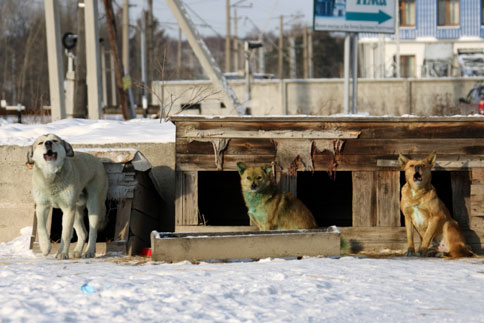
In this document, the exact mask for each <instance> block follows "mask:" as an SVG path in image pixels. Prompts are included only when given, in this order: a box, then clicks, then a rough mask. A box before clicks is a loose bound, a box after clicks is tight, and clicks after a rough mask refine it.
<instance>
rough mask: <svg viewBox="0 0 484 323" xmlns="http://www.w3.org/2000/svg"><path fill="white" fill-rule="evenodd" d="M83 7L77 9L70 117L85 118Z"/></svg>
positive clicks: (84, 30)
mask: <svg viewBox="0 0 484 323" xmlns="http://www.w3.org/2000/svg"><path fill="white" fill-rule="evenodd" d="M84 10H85V7H81V6H78V8H77V43H76V68H75V76H74V78H75V82H74V109H73V111H72V115H71V117H73V118H85V117H86V116H87V85H86V29H85V26H84V19H85V18H84Z"/></svg>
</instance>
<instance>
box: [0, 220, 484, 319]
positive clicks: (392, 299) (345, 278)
mask: <svg viewBox="0 0 484 323" xmlns="http://www.w3.org/2000/svg"><path fill="white" fill-rule="evenodd" d="M30 231H31V228H25V229H23V230H22V235H21V236H20V237H19V238H17V239H15V240H13V241H11V242H8V243H0V304H1V306H0V321H1V322H77V321H81V322H87V321H90V322H101V321H104V322H440V321H443V322H483V321H484V311H483V303H484V292H483V291H484V260H483V259H482V258H475V259H462V260H446V259H419V258H403V257H395V258H386V259H372V258H364V257H352V256H344V257H341V258H306V259H302V260H296V259H262V260H260V261H253V262H242V261H241V262H231V263H203V262H202V263H201V264H198V265H193V264H190V263H188V262H181V263H175V264H167V263H160V262H151V261H147V260H145V259H143V258H127V257H98V258H95V259H89V260H65V261H59V260H56V259H54V258H53V256H49V257H48V258H43V257H40V256H35V255H33V254H32V252H31V251H30V250H28V241H29V238H30Z"/></svg>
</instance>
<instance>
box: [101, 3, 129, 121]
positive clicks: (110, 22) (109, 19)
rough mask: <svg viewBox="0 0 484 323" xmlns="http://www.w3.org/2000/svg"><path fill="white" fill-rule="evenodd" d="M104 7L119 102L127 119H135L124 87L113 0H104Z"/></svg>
mask: <svg viewBox="0 0 484 323" xmlns="http://www.w3.org/2000/svg"><path fill="white" fill-rule="evenodd" d="M103 1H104V9H105V11H106V23H107V26H108V31H109V45H110V47H111V55H112V57H113V59H114V65H115V69H114V70H115V72H116V85H117V88H118V94H119V103H120V104H121V111H122V113H123V117H124V119H125V120H129V119H133V118H134V117H135V116H134V113H133V111H132V110H131V109H128V106H127V102H126V96H125V93H124V89H123V67H122V65H121V60H120V59H119V51H118V45H117V43H116V29H115V22H114V14H113V6H112V2H111V0H103Z"/></svg>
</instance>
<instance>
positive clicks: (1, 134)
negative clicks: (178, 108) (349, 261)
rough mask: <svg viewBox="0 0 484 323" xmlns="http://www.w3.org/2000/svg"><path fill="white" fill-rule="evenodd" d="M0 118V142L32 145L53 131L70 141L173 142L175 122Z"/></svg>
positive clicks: (74, 142)
mask: <svg viewBox="0 0 484 323" xmlns="http://www.w3.org/2000/svg"><path fill="white" fill-rule="evenodd" d="M2 120H3V119H1V118H0V145H18V146H28V145H31V144H32V143H33V142H34V141H35V139H36V138H37V137H39V136H41V135H43V134H46V133H55V134H56V135H58V136H60V137H61V138H62V139H64V140H67V141H68V142H69V143H71V144H111V143H134V142H137V143H143V142H149V143H165V142H175V125H174V124H173V123H171V122H160V120H159V119H133V120H130V121H118V120H88V119H64V120H59V121H56V122H51V123H47V124H40V123H39V124H19V123H7V122H6V121H5V120H3V121H2Z"/></svg>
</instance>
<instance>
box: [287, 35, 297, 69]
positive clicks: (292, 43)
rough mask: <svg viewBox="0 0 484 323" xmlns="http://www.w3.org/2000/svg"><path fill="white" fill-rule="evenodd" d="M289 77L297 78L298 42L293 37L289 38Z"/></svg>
mask: <svg viewBox="0 0 484 323" xmlns="http://www.w3.org/2000/svg"><path fill="white" fill-rule="evenodd" d="M289 77H290V78H292V79H295V78H297V73H296V40H295V37H294V36H293V35H291V36H290V37H289Z"/></svg>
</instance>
